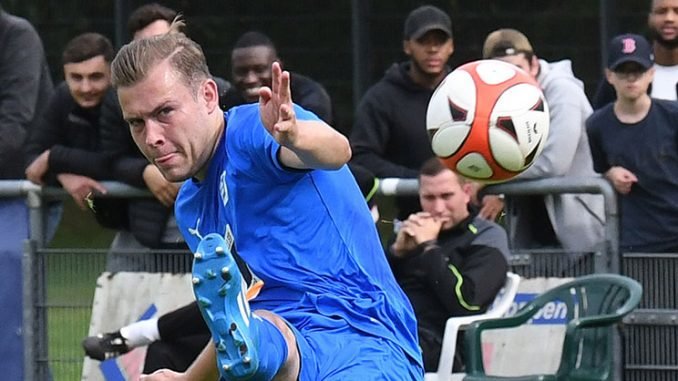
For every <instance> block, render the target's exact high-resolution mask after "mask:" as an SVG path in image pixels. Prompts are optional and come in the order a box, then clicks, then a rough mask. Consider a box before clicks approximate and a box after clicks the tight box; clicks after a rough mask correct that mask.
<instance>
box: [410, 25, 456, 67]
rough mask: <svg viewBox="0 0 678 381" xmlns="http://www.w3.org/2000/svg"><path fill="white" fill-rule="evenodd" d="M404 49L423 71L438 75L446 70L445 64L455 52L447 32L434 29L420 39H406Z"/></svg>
mask: <svg viewBox="0 0 678 381" xmlns="http://www.w3.org/2000/svg"><path fill="white" fill-rule="evenodd" d="M403 51H404V52H405V54H407V55H408V56H409V57H410V58H411V59H412V62H413V63H414V65H416V66H417V67H418V69H419V70H420V71H421V72H422V73H424V74H427V75H430V76H436V75H439V74H441V73H442V72H443V71H444V70H445V65H447V61H448V60H449V59H450V56H451V55H452V53H453V52H454V45H453V43H452V38H450V37H449V36H448V35H447V34H445V33H444V32H442V31H440V30H432V31H430V32H427V33H426V34H424V35H423V36H421V37H420V38H419V39H418V40H405V41H404V42H403Z"/></svg>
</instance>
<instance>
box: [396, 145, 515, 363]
mask: <svg viewBox="0 0 678 381" xmlns="http://www.w3.org/2000/svg"><path fill="white" fill-rule="evenodd" d="M470 198H471V184H470V183H468V182H467V181H466V180H465V179H463V178H461V177H460V176H458V175H456V174H455V173H454V172H452V171H451V170H450V169H448V168H446V167H445V166H444V165H443V164H442V163H441V162H440V160H438V159H437V158H432V159H429V160H428V161H426V162H425V163H424V165H423V166H422V168H421V172H420V175H419V201H420V202H421V206H422V209H423V211H422V212H418V213H414V214H411V215H410V216H409V217H408V218H407V219H406V220H405V221H403V222H402V225H401V226H400V229H399V230H398V233H397V235H396V239H395V242H394V243H393V244H392V245H391V247H390V249H389V261H390V263H391V268H392V269H393V273H394V275H395V276H396V279H397V280H398V283H399V284H400V286H401V287H402V289H403V290H404V291H405V294H407V296H408V298H409V299H410V302H411V303H412V306H413V307H414V312H415V315H416V316H417V321H418V332H419V345H420V346H421V348H422V350H423V353H424V368H425V370H426V371H427V372H434V371H435V370H436V369H437V368H438V359H439V358H440V350H441V346H442V342H443V333H444V331H445V322H446V321H447V319H448V318H450V317H452V316H465V315H473V314H479V313H483V312H485V311H486V310H487V308H488V307H489V306H490V305H491V304H492V301H493V300H494V298H495V296H496V295H497V292H499V290H500V289H501V287H502V286H503V285H504V283H505V281H506V272H507V271H508V262H507V259H508V257H509V256H510V253H509V249H508V242H507V238H506V232H505V231H504V230H503V229H502V228H501V227H500V226H499V225H497V224H495V223H494V222H491V221H488V220H486V219H483V218H480V217H478V216H477V215H476V214H475V213H473V212H471V210H470V209H469V201H470ZM456 353H457V354H458V355H462V354H463V351H457V352H456ZM460 365H461V358H456V359H455V368H456V369H459V368H460Z"/></svg>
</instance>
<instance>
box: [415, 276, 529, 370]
mask: <svg viewBox="0 0 678 381" xmlns="http://www.w3.org/2000/svg"><path fill="white" fill-rule="evenodd" d="M519 284H520V276H519V275H518V274H514V273H512V272H508V273H506V282H505V283H504V287H502V289H501V290H499V292H498V293H497V296H496V297H495V299H494V302H492V304H491V305H490V307H489V308H488V310H487V311H486V312H485V313H482V314H477V315H468V316H458V317H451V318H449V319H447V323H446V324H445V333H444V334H443V344H442V348H441V350H440V360H439V362H438V371H437V372H436V373H435V375H433V374H427V375H426V380H433V379H436V380H440V381H442V380H447V379H448V378H449V376H450V375H451V374H452V368H453V367H454V355H455V353H456V349H457V348H456V347H457V336H458V331H459V330H460V329H461V328H462V327H463V326H465V325H468V324H471V323H473V322H475V321H479V320H486V319H494V318H498V317H501V316H503V315H504V314H505V313H507V312H508V311H509V309H510V308H511V304H512V303H513V300H514V299H515V297H516V294H517V293H518V285H519Z"/></svg>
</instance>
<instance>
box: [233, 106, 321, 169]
mask: <svg viewBox="0 0 678 381" xmlns="http://www.w3.org/2000/svg"><path fill="white" fill-rule="evenodd" d="M294 112H295V114H296V117H297V120H320V118H318V117H317V116H316V115H315V114H313V113H312V112H310V111H307V110H305V109H304V108H302V107H301V106H298V105H294ZM226 133H227V139H226V142H227V143H226V144H228V147H229V152H237V154H236V157H232V158H231V160H234V161H235V162H237V163H238V164H237V165H238V167H239V169H241V170H242V173H244V174H246V175H247V176H250V177H252V178H253V179H259V180H260V181H270V180H271V179H276V180H277V181H281V182H285V181H291V180H294V179H296V178H298V177H299V176H300V175H302V174H303V173H306V171H299V170H293V169H288V168H285V167H284V166H283V165H282V164H281V163H280V160H279V158H278V154H279V151H280V148H281V146H280V144H278V142H276V141H275V139H273V136H272V135H271V134H270V133H269V132H268V131H267V130H266V128H265V127H264V125H263V124H262V122H261V119H260V117H259V106H258V105H257V104H249V105H244V106H240V107H235V108H233V109H231V110H229V111H228V113H227V115H226Z"/></svg>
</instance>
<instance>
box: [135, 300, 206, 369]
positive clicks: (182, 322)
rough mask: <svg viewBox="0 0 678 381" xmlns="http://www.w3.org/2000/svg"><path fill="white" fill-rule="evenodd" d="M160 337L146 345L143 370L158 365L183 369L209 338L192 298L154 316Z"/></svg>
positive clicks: (158, 366) (165, 367)
mask: <svg viewBox="0 0 678 381" xmlns="http://www.w3.org/2000/svg"><path fill="white" fill-rule="evenodd" d="M158 331H159V332H160V340H159V341H156V342H154V343H152V344H151V345H149V346H148V349H147V351H146V359H145V362H144V373H145V374H148V373H152V372H154V371H156V370H158V369H171V370H174V371H177V372H183V371H185V370H186V369H187V368H188V366H189V365H191V363H193V360H195V359H196V357H198V355H199V354H200V352H202V350H203V349H204V348H205V346H206V345H207V342H208V341H209V340H210V337H211V335H210V331H209V329H208V328H207V325H206V324H205V321H204V320H203V318H202V315H201V314H200V310H199V309H198V304H197V303H196V302H192V303H190V304H187V305H185V306H183V307H181V308H178V309H176V310H174V311H171V312H168V313H166V314H164V315H162V316H160V318H159V319H158Z"/></svg>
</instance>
